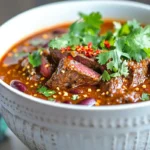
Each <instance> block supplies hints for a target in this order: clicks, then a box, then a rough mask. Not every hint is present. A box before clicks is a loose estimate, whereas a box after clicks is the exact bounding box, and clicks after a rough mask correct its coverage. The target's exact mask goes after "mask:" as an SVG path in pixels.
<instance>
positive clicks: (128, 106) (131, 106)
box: [0, 0, 150, 111]
mask: <svg viewBox="0 0 150 150" xmlns="http://www.w3.org/2000/svg"><path fill="white" fill-rule="evenodd" d="M85 2H86V3H101V4H108V3H109V4H110V3H111V4H113V5H126V6H132V7H138V8H144V9H148V10H150V5H148V4H144V3H140V2H134V1H119V0H117V1H112V0H108V1H104V0H102V1H96V0H94V1H79V0H77V1H62V2H54V3H48V4H45V5H42V6H38V7H35V8H32V9H29V10H27V11H24V12H22V13H20V14H18V15H16V16H15V17H13V18H11V19H9V20H8V21H7V22H5V23H4V24H2V25H1V26H0V29H1V28H2V27H3V26H5V24H7V23H9V22H10V21H11V20H13V19H15V18H17V17H18V16H21V15H22V14H24V13H30V12H31V11H34V10H36V9H40V8H43V7H46V6H48V5H51V6H54V5H67V4H71V3H72V4H73V3H85ZM6 52H7V51H6ZM6 52H5V53H6ZM5 53H4V54H5ZM0 84H1V85H2V86H3V87H4V88H5V89H6V90H8V91H10V92H11V93H13V94H16V95H18V96H20V97H22V98H24V99H26V100H29V101H32V102H36V103H39V104H43V105H48V106H51V107H57V108H63V109H70V110H71V109H72V110H86V111H100V110H101V111H103V110H105V111H115V110H127V109H134V108H141V107H145V106H150V101H147V102H140V103H132V104H122V105H110V106H99V107H87V106H83V105H68V104H63V103H54V102H51V101H46V100H43V99H40V98H36V97H33V96H31V95H28V94H25V93H22V92H20V91H18V90H16V89H14V88H12V87H11V86H9V85H8V84H7V83H5V82H4V81H3V80H1V79H0Z"/></svg>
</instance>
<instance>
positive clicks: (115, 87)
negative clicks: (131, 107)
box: [100, 77, 128, 96]
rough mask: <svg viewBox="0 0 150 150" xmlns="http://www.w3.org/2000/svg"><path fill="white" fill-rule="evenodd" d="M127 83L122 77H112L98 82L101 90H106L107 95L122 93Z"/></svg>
mask: <svg viewBox="0 0 150 150" xmlns="http://www.w3.org/2000/svg"><path fill="white" fill-rule="evenodd" d="M127 84H128V81H127V80H126V79H125V78H123V77H116V78H112V79H111V80H110V81H107V82H104V81H101V82H100V89H101V90H102V91H103V92H107V93H108V95H110V96H114V94H117V93H119V94H120V93H124V91H125V87H126V85H127Z"/></svg>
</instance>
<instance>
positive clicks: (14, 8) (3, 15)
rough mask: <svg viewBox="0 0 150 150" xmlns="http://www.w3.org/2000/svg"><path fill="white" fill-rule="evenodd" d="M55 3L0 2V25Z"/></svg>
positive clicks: (30, 0) (42, 0)
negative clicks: (42, 6)
mask: <svg viewBox="0 0 150 150" xmlns="http://www.w3.org/2000/svg"><path fill="white" fill-rule="evenodd" d="M55 1H60V0H0V24H2V23H3V22H5V21H6V20H8V19H9V18H11V17H13V16H15V15H16V14H18V13H20V12H22V11H25V10H27V9H30V8H32V7H35V6H39V5H43V4H46V3H50V2H55ZM91 1H92V0H91ZM114 1H115V0H114ZM122 1H123V0H122ZM134 1H138V2H143V3H149V4H150V0H134Z"/></svg>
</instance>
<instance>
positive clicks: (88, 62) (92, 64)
mask: <svg viewBox="0 0 150 150" xmlns="http://www.w3.org/2000/svg"><path fill="white" fill-rule="evenodd" d="M50 54H51V58H52V59H53V61H54V62H55V63H56V64H58V63H59V61H60V60H61V59H62V58H65V57H67V56H72V57H73V58H74V60H76V61H78V62H80V63H82V64H83V65H85V66H87V67H89V68H92V69H94V70H99V69H100V64H99V63H98V62H97V61H95V59H94V58H88V57H86V56H84V55H83V54H79V53H78V52H76V51H72V52H64V53H62V52H61V51H60V50H57V49H50Z"/></svg>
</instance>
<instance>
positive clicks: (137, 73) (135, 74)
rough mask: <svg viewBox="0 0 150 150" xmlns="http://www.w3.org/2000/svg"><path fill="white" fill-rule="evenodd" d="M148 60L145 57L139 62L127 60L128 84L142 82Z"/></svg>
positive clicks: (145, 75) (145, 76)
mask: <svg viewBox="0 0 150 150" xmlns="http://www.w3.org/2000/svg"><path fill="white" fill-rule="evenodd" d="M148 64H149V60H148V59H145V60H142V61H141V62H139V63H138V62H135V61H129V62H128V67H129V77H128V79H129V80H130V86H131V87H136V86H138V85H139V84H141V83H143V82H144V81H145V79H146V78H147V73H148Z"/></svg>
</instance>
